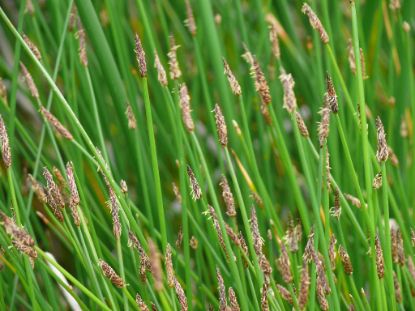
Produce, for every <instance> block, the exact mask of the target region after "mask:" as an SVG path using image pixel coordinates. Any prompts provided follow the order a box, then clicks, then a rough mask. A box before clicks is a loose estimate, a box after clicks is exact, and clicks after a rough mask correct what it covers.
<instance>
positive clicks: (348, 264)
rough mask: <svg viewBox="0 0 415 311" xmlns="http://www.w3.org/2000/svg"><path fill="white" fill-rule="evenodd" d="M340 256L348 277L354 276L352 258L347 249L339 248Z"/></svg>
mask: <svg viewBox="0 0 415 311" xmlns="http://www.w3.org/2000/svg"><path fill="white" fill-rule="evenodd" d="M339 256H340V260H341V262H342V264H343V268H344V272H345V273H346V274H348V275H351V274H353V266H352V262H351V260H350V256H349V254H348V253H347V251H346V249H345V248H344V247H343V246H341V245H340V246H339Z"/></svg>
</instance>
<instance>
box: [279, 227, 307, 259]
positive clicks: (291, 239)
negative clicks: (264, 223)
mask: <svg viewBox="0 0 415 311" xmlns="http://www.w3.org/2000/svg"><path fill="white" fill-rule="evenodd" d="M302 236H303V231H302V229H301V224H300V223H298V224H297V225H295V226H294V224H293V222H291V223H290V225H289V227H288V229H287V232H286V233H285V236H284V237H283V240H284V241H285V243H287V245H288V248H289V250H290V252H296V251H298V245H299V243H300V241H301V238H302Z"/></svg>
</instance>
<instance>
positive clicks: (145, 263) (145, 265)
mask: <svg viewBox="0 0 415 311" xmlns="http://www.w3.org/2000/svg"><path fill="white" fill-rule="evenodd" d="M128 246H129V247H135V248H136V249H137V251H138V253H139V255H140V269H139V272H140V278H141V280H142V281H143V282H145V281H146V280H147V276H146V271H150V272H151V271H152V267H151V261H150V258H149V257H148V256H147V254H146V252H145V251H144V248H143V247H142V246H141V243H140V242H139V241H138V239H137V237H136V236H135V234H134V233H133V232H131V231H129V232H128Z"/></svg>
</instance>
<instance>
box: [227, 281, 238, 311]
mask: <svg viewBox="0 0 415 311" xmlns="http://www.w3.org/2000/svg"><path fill="white" fill-rule="evenodd" d="M228 295H229V303H230V311H239V310H240V308H239V303H238V299H237V298H236V294H235V291H234V290H233V288H232V287H229V289H228Z"/></svg>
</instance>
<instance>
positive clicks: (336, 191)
mask: <svg viewBox="0 0 415 311" xmlns="http://www.w3.org/2000/svg"><path fill="white" fill-rule="evenodd" d="M359 203H360V202H359ZM341 213H342V208H341V206H340V191H339V189H338V188H337V187H336V188H335V189H334V206H333V207H332V208H330V215H331V216H333V217H336V218H337V219H339V218H340V216H341Z"/></svg>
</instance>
